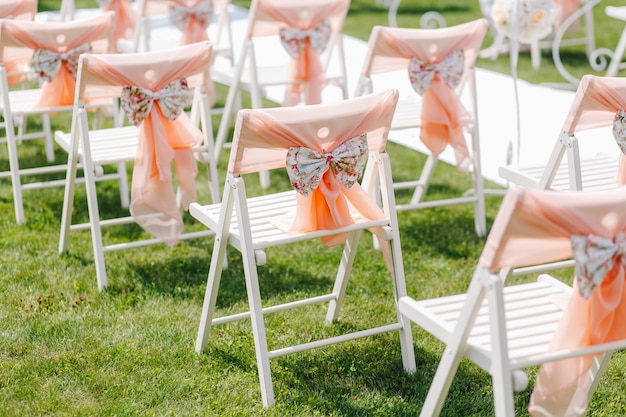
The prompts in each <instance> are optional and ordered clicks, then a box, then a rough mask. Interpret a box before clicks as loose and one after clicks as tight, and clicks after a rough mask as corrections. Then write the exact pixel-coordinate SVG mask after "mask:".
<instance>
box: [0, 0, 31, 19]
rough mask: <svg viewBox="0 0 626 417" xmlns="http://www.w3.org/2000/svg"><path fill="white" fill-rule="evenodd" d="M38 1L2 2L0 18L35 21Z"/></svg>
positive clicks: (4, 0)
mask: <svg viewBox="0 0 626 417" xmlns="http://www.w3.org/2000/svg"><path fill="white" fill-rule="evenodd" d="M37 6H38V0H2V1H0V18H2V19H18V20H33V19H34V18H35V14H36V13H37Z"/></svg>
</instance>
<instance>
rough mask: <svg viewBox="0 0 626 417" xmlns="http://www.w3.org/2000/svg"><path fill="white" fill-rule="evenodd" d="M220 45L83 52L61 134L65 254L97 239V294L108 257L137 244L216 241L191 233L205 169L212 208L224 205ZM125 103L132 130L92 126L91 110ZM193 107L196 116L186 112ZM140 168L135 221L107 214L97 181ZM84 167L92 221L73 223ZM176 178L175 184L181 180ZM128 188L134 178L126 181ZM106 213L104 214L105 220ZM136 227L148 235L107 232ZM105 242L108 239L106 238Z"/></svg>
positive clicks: (124, 215)
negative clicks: (217, 97)
mask: <svg viewBox="0 0 626 417" xmlns="http://www.w3.org/2000/svg"><path fill="white" fill-rule="evenodd" d="M211 53H212V50H211V44H210V43H209V42H207V41H205V42H200V43H195V44H193V45H186V46H180V47H177V48H174V49H170V50H164V51H154V52H143V53H132V54H131V53H129V54H103V55H98V54H84V55H81V57H80V59H79V62H78V85H77V89H78V90H77V91H78V93H77V95H76V101H75V102H74V115H73V118H72V125H71V130H70V131H69V132H61V131H57V132H56V134H55V139H56V141H57V143H58V144H59V145H60V146H61V147H62V148H63V149H64V150H65V151H66V152H67V153H68V164H67V174H66V180H65V194H64V201H63V211H62V213H61V215H62V217H61V234H60V240H59V252H67V251H68V250H69V243H70V234H71V232H75V231H78V230H89V231H90V232H91V238H92V245H93V256H94V262H95V267H96V277H97V281H98V288H99V289H101V290H102V289H104V288H106V287H107V285H108V280H107V274H106V268H105V253H107V252H110V251H115V250H124V249H131V248H135V247H138V246H145V245H151V244H156V243H166V244H168V245H170V246H173V245H174V244H175V243H176V242H177V241H178V240H180V239H190V238H195V237H202V236H207V235H210V234H211V233H209V232H208V231H206V230H200V231H193V230H191V231H188V232H186V233H185V232H184V229H183V228H184V226H185V225H184V223H183V213H182V211H183V209H186V208H187V207H188V206H189V204H190V203H191V202H194V201H196V199H197V190H196V175H197V173H198V166H203V167H204V168H206V170H207V175H208V179H207V181H208V190H209V195H210V196H211V199H212V202H214V203H217V202H219V190H218V185H217V184H218V182H217V170H216V167H215V163H214V161H215V157H214V154H213V131H212V124H211V115H210V109H211V104H212V102H213V101H214V97H210V96H209V94H208V91H210V88H208V87H207V86H212V81H211V79H210V76H209V65H210V63H211ZM111 98H118V99H119V100H120V102H121V107H122V109H123V110H124V114H125V116H126V118H127V120H128V121H129V122H131V124H130V125H128V126H120V127H110V128H102V129H93V128H92V129H90V128H89V125H88V117H89V112H88V110H87V109H86V104H87V103H88V102H89V100H93V99H111ZM188 106H191V108H190V110H189V111H190V113H189V114H187V113H186V112H185V109H186V108H187V107H188ZM129 163H132V164H134V165H133V173H132V189H131V195H130V216H129V215H128V213H127V211H126V210H122V211H121V212H113V210H106V211H105V210H103V211H102V212H101V210H100V208H99V204H103V203H102V202H101V201H100V200H99V198H98V191H97V189H96V182H100V181H101V180H103V179H105V178H104V175H106V172H105V171H104V169H105V167H107V166H109V165H112V166H117V167H121V169H119V171H120V172H122V173H123V174H125V169H124V166H125V165H126V164H129ZM78 164H81V165H82V168H83V172H84V177H85V181H84V182H85V186H86V193H87V207H88V217H89V218H88V221H86V222H83V223H73V222H72V220H73V217H74V216H75V214H76V213H75V210H76V208H75V207H76V205H75V200H76V197H75V194H76V181H77V170H78ZM174 179H176V181H174ZM120 181H121V182H120V188H121V191H124V187H125V184H126V177H125V176H122V178H121V179H120ZM101 214H102V217H101ZM129 223H130V224H132V223H136V224H138V225H140V226H141V228H143V229H144V230H145V231H146V232H148V233H149V234H150V235H152V236H153V237H146V235H145V234H143V233H142V234H139V235H137V234H134V233H133V234H131V235H124V237H121V238H118V239H114V238H113V237H112V236H111V237H110V239H108V242H109V243H108V244H105V243H106V242H105V241H104V240H103V231H102V229H103V228H104V227H109V226H120V225H124V224H129ZM105 237H106V236H105Z"/></svg>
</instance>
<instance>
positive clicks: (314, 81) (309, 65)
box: [283, 39, 324, 107]
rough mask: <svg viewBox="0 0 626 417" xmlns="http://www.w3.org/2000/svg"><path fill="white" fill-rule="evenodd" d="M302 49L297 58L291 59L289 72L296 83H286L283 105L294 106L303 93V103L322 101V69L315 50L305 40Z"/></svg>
mask: <svg viewBox="0 0 626 417" xmlns="http://www.w3.org/2000/svg"><path fill="white" fill-rule="evenodd" d="M304 45H305V46H304V49H303V51H302V53H301V54H300V55H298V57H297V58H295V59H293V60H292V61H291V65H290V72H291V77H292V79H294V80H296V81H299V83H297V84H291V85H288V86H287V88H286V90H285V99H284V100H283V106H285V107H288V106H295V105H296V104H298V103H299V102H300V101H301V98H302V96H303V95H304V102H305V104H319V103H321V102H322V86H323V84H324V71H323V69H322V63H321V61H320V56H319V53H318V52H317V50H316V49H315V48H314V47H313V46H311V44H310V42H309V40H308V39H307V40H305V44H304Z"/></svg>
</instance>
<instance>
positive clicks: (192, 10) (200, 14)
mask: <svg viewBox="0 0 626 417" xmlns="http://www.w3.org/2000/svg"><path fill="white" fill-rule="evenodd" d="M192 17H195V18H196V20H197V21H198V22H199V23H200V25H202V27H204V28H206V27H208V26H209V24H210V23H211V19H213V2H211V1H202V2H200V4H198V5H197V6H195V7H185V6H180V5H178V4H172V5H170V20H171V21H172V24H173V25H174V26H175V27H176V28H178V29H179V30H180V31H181V32H184V31H185V30H186V29H187V26H189V20H191V18H192Z"/></svg>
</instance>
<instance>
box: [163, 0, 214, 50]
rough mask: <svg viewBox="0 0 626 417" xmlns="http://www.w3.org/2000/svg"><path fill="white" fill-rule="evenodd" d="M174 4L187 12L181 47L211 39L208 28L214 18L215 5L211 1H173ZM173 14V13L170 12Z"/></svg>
mask: <svg viewBox="0 0 626 417" xmlns="http://www.w3.org/2000/svg"><path fill="white" fill-rule="evenodd" d="M172 4H173V5H176V6H178V7H179V8H181V10H185V11H186V16H185V17H184V18H183V21H184V22H181V23H183V25H184V27H183V28H182V39H181V45H187V44H190V43H194V42H201V41H206V40H208V39H209V35H208V33H207V27H208V25H209V23H211V18H212V16H213V3H211V0H197V1H194V2H187V1H185V0H172ZM170 13H171V12H170Z"/></svg>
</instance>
